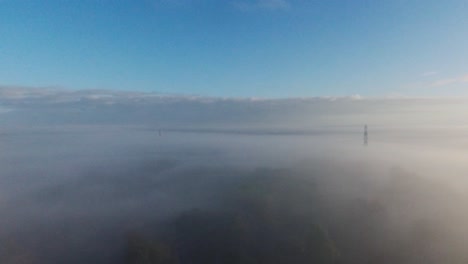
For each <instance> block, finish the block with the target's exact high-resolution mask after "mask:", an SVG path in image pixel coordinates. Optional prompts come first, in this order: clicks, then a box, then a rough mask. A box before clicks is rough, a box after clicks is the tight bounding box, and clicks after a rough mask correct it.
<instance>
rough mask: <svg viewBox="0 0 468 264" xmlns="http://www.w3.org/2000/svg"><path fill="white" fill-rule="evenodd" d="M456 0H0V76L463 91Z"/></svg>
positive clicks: (238, 89) (230, 90) (211, 86)
mask: <svg viewBox="0 0 468 264" xmlns="http://www.w3.org/2000/svg"><path fill="white" fill-rule="evenodd" d="M467 29H468V2H467V1H456V0H447V1H434V0H426V1H420V0H406V1H402V0H394V1H390V0H388V1H363V0H356V1H345V0H317V1H306V0H224V1H221V0H140V1H126V0H121V1H111V0H82V1H77V0H76V1H71V0H70V1H65V0H43V1H39V0H0V85H3V86H19V87H42V88H43V87H54V88H66V89H77V90H81V89H110V90H123V91H139V92H156V93H165V94H183V95H201V96H215V97H267V98H285V97H313V96H348V95H356V94H358V95H361V96H369V97H385V96H420V97H434V96H445V97H458V96H467V95H468V64H467V63H466V62H467V61H468V51H467V49H466V47H468V30H467Z"/></svg>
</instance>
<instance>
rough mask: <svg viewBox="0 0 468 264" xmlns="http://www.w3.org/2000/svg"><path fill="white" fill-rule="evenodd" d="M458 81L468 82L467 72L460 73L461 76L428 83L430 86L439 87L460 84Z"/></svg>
mask: <svg viewBox="0 0 468 264" xmlns="http://www.w3.org/2000/svg"><path fill="white" fill-rule="evenodd" d="M460 83H468V74H465V75H461V76H458V77H454V78H445V79H439V80H436V81H434V82H432V83H431V84H430V87H441V86H447V85H452V84H460Z"/></svg>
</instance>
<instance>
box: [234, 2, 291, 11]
mask: <svg viewBox="0 0 468 264" xmlns="http://www.w3.org/2000/svg"><path fill="white" fill-rule="evenodd" d="M232 4H233V5H234V7H236V8H237V9H239V10H241V11H254V10H286V9H289V8H290V7H291V4H290V3H289V2H288V1H287V0H255V1H236V2H233V3H232Z"/></svg>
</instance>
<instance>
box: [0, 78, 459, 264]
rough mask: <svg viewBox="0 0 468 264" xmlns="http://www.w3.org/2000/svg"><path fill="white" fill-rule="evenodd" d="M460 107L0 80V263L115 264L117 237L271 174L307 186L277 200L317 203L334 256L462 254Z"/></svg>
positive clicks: (449, 258) (155, 231)
mask: <svg viewBox="0 0 468 264" xmlns="http://www.w3.org/2000/svg"><path fill="white" fill-rule="evenodd" d="M467 103H468V101H464V100H460V99H411V98H387V99H382V98H380V99H369V98H360V97H357V96H354V97H349V98H305V99H303V98H297V99H281V100H279V99H278V100H267V99H229V98H203V97H197V96H185V97H184V96H172V95H159V94H145V93H125V92H108V91H68V90H59V89H33V88H21V87H2V89H0V109H1V111H0V125H1V127H0V132H1V135H0V149H1V152H0V214H1V218H0V226H1V227H2V228H1V229H0V243H2V244H3V245H6V246H4V247H2V249H1V250H0V260H1V261H0V262H2V263H127V262H125V258H124V257H123V256H124V255H125V253H124V252H125V249H124V248H125V243H126V242H125V236H126V234H127V233H128V232H138V233H142V234H144V235H145V236H147V237H148V239H151V238H153V237H157V236H159V234H160V233H162V232H163V231H164V229H165V228H164V225H165V224H166V223H168V222H170V221H172V220H171V219H173V218H177V216H178V215H179V214H182V213H184V212H187V211H190V210H192V209H196V208H198V209H203V210H215V209H214V208H220V207H222V208H225V207H229V206H230V205H229V203H227V202H225V201H224V198H223V197H224V194H225V193H227V191H226V190H229V188H231V186H233V185H235V184H237V183H236V182H237V181H238V180H239V179H242V180H243V181H246V182H249V178H250V177H253V178H255V177H257V176H258V174H261V175H264V174H265V175H266V177H268V175H269V174H270V173H271V174H274V175H277V174H278V175H279V176H280V177H281V178H283V179H286V181H290V182H292V183H294V182H295V181H296V180H297V179H299V180H300V181H302V180H305V181H306V182H312V183H313V185H314V186H315V187H314V188H313V189H310V194H313V195H314V197H316V199H315V198H314V199H313V201H310V206H309V204H308V202H307V201H306V200H299V202H297V203H296V204H295V205H292V206H291V207H292V208H296V207H295V206H298V208H302V209H303V210H304V212H303V214H308V212H309V210H310V208H312V207H314V208H318V209H317V212H318V213H317V215H316V216H314V219H316V221H317V222H318V223H319V224H320V225H321V226H324V228H325V229H326V231H327V233H328V236H329V237H330V239H331V240H333V241H334V244H335V246H336V248H337V251H338V252H340V254H339V260H336V262H337V263H466V261H468V254H467V253H466V245H465V239H466V237H468V224H466V223H467V222H468V214H467V213H466V204H467V202H468V192H467V191H468V188H467V186H468V180H467V178H466V177H467V175H468V162H467V161H468V151H467V150H468V121H466V116H467V115H466V114H467V113H468V104H467ZM365 124H367V125H368V127H369V144H368V145H367V146H364V145H363V132H364V130H363V129H364V125H365ZM262 177H263V176H262ZM300 181H299V182H298V185H300ZM280 186H283V185H280ZM279 190H280V191H279V194H276V195H281V192H282V191H283V190H282V189H281V187H279ZM306 192H309V190H308V189H307V190H306ZM284 193H288V190H284ZM298 203H299V204H298ZM305 208H308V209H305ZM298 210H299V213H298V215H301V209H298ZM278 234H279V233H278ZM176 251H177V250H176ZM187 252H189V251H187ZM187 254H188V253H187ZM186 258H187V257H186ZM334 261H335V260H334ZM128 263H129V262H128ZM180 263H191V262H190V261H186V260H184V257H180ZM278 263H281V262H278ZM324 263H325V262H324ZM327 263H328V262H327Z"/></svg>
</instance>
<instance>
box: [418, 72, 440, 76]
mask: <svg viewBox="0 0 468 264" xmlns="http://www.w3.org/2000/svg"><path fill="white" fill-rule="evenodd" d="M437 74H439V73H438V72H436V71H427V72H423V73H422V74H421V76H423V77H428V76H434V75H437Z"/></svg>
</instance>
